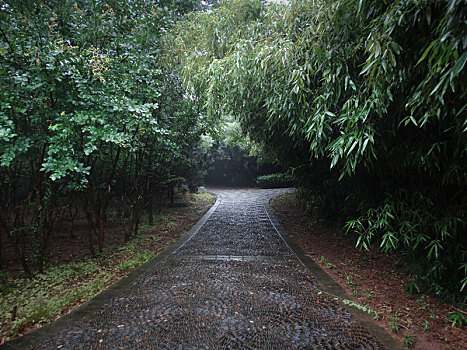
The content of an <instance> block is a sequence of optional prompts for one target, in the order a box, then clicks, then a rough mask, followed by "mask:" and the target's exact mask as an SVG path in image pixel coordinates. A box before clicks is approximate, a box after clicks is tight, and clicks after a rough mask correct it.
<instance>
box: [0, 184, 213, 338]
mask: <svg viewBox="0 0 467 350" xmlns="http://www.w3.org/2000/svg"><path fill="white" fill-rule="evenodd" d="M214 201H215V197H214V196H212V195H210V194H208V193H207V192H205V193H199V194H195V195H192V194H184V193H178V194H176V197H175V205H174V206H170V205H168V203H165V205H163V206H162V207H161V208H160V212H159V213H155V215H154V217H155V220H154V224H153V225H149V224H147V223H143V224H142V225H141V227H140V234H139V235H138V236H136V237H134V239H131V240H130V242H128V243H125V242H124V235H123V232H122V229H121V227H122V226H121V224H119V223H118V222H116V221H115V220H112V218H109V222H108V223H107V225H106V238H105V245H104V247H105V249H104V251H103V252H102V253H99V254H97V256H96V257H94V258H92V257H91V254H90V253H89V249H88V243H87V238H86V237H87V236H86V231H87V230H88V226H87V224H86V220H85V219H84V217H79V218H78V219H77V223H76V225H75V228H74V229H73V234H70V233H69V226H70V225H69V222H67V220H65V221H64V223H63V224H62V225H61V227H60V230H59V231H58V232H55V233H54V235H53V238H52V240H51V241H52V246H51V248H50V255H51V258H50V263H49V266H47V267H46V269H45V271H44V273H43V274H36V276H35V278H33V279H27V278H24V276H23V274H22V270H21V265H20V264H19V263H18V262H17V261H16V260H15V259H14V255H13V249H12V248H11V247H6V249H4V251H3V252H2V253H3V267H2V269H0V345H1V344H3V343H4V342H6V341H7V340H11V339H14V338H16V337H18V336H21V335H24V334H26V333H29V332H31V331H33V330H35V329H37V328H39V327H41V326H42V325H43V324H47V323H49V322H51V321H53V320H55V319H57V318H58V317H60V316H63V315H64V314H66V313H68V312H69V311H71V310H72V309H74V308H76V307H78V306H79V305H81V304H83V303H84V302H86V301H88V300H89V299H91V298H92V297H94V296H95V295H97V294H98V293H100V292H101V291H102V290H104V289H105V288H106V287H107V286H109V285H111V284H112V283H114V282H115V281H117V280H119V279H121V278H122V277H124V276H126V275H128V274H129V273H130V272H131V271H133V270H134V269H135V268H136V267H138V266H139V265H141V264H142V263H144V262H146V261H147V260H149V259H150V258H151V257H153V256H155V255H157V254H159V253H160V252H162V251H163V250H164V249H165V248H166V247H167V246H169V245H170V244H171V243H173V242H174V241H176V240H178V239H179V238H180V237H182V236H183V235H184V234H185V233H186V232H187V231H188V230H190V229H191V228H192V227H193V225H194V224H195V223H196V222H197V221H198V220H199V219H200V218H201V217H202V216H203V215H204V213H205V212H206V211H207V210H208V209H209V208H210V207H211V206H212V204H213V203H214ZM96 249H97V247H96ZM52 284H53V286H52Z"/></svg>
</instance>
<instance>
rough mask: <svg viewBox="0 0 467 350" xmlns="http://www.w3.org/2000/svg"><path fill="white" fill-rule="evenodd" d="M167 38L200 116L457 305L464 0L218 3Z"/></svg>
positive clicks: (466, 126)
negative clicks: (251, 147) (244, 140)
mask: <svg viewBox="0 0 467 350" xmlns="http://www.w3.org/2000/svg"><path fill="white" fill-rule="evenodd" d="M171 46H172V48H173V50H174V51H173V52H174V53H181V54H178V55H176V59H177V63H178V64H179V65H180V67H181V69H182V70H183V77H184V81H185V83H186V86H187V88H188V89H190V91H191V93H192V94H193V95H194V96H197V97H198V98H199V99H201V100H202V101H203V104H204V108H205V112H206V114H207V115H209V116H211V117H213V118H215V117H218V116H220V115H234V116H235V117H236V118H237V119H238V120H239V122H240V124H241V126H242V128H243V130H244V131H245V133H247V134H248V135H249V137H250V138H251V140H252V141H255V142H257V143H259V144H261V145H262V146H263V148H264V150H265V151H266V152H268V153H269V154H270V155H272V156H274V157H275V158H276V159H277V160H278V161H279V162H281V163H282V164H284V165H287V166H289V167H292V168H293V170H294V175H295V177H296V178H297V179H299V182H300V185H301V188H302V193H303V195H304V197H305V198H306V199H307V201H308V205H309V207H310V208H311V209H313V210H314V211H315V212H316V213H317V214H319V215H322V216H325V217H328V218H332V219H334V220H343V221H344V222H345V223H346V224H345V228H346V230H347V231H348V232H349V234H355V237H356V243H357V245H358V246H359V247H362V248H369V247H370V245H376V246H378V247H379V248H380V249H381V250H383V251H384V252H391V251H396V252H398V254H402V255H404V256H405V257H406V261H407V262H409V265H410V268H411V269H412V272H413V275H414V281H413V286H414V288H420V289H421V288H424V289H425V290H427V289H428V290H430V291H431V292H432V293H434V294H436V295H438V296H441V297H445V298H451V300H456V301H458V302H461V303H462V302H465V298H466V291H467V259H466V257H467V232H466V231H467V230H466V229H467V226H466V218H467V216H466V210H467V194H466V181H467V171H466V170H467V147H466V146H467V118H466V107H467V99H466V93H467V89H466V88H467V86H466V84H467V75H466V69H465V64H466V61H467V51H466V48H467V6H466V2H465V1H463V0H449V1H447V0H445V1H434V0H433V1H430V0H422V1H420V0H342V1H335V0H295V1H290V2H287V1H285V2H283V3H277V2H262V1H259V0H257V1H255V0H252V1H248V0H234V1H223V2H221V4H220V6H219V7H218V8H215V9H212V10H211V11H206V12H201V13H196V14H192V15H191V16H189V17H188V19H187V20H186V21H184V22H181V23H179V24H178V25H177V31H176V33H175V34H173V40H171ZM169 49H170V48H168V50H169Z"/></svg>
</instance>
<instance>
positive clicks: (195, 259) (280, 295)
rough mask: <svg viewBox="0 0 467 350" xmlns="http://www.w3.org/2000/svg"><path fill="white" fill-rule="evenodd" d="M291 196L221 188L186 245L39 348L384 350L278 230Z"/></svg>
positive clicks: (273, 191)
mask: <svg viewBox="0 0 467 350" xmlns="http://www.w3.org/2000/svg"><path fill="white" fill-rule="evenodd" d="M282 192H284V190H258V189H250V190H246V189H245V190H220V189H218V190H215V193H216V194H217V195H218V196H219V197H220V204H219V206H218V207H217V209H216V210H215V211H214V212H213V214H212V215H211V216H210V218H209V219H208V220H207V221H206V222H205V224H204V225H203V226H202V227H201V228H200V230H199V231H198V232H197V233H196V235H194V236H193V237H192V238H191V239H190V240H189V241H188V242H187V243H186V244H185V245H183V246H182V247H181V248H179V249H178V250H177V251H175V252H174V253H173V254H172V255H171V256H169V257H168V258H167V259H164V260H163V261H161V262H160V263H158V264H157V265H155V266H154V267H153V268H152V269H151V270H150V271H147V272H146V273H145V274H143V275H142V276H141V277H140V278H139V279H137V280H136V281H135V282H133V283H132V284H131V285H129V286H128V287H127V289H126V290H125V291H124V292H123V293H121V295H119V296H117V297H114V298H113V299H112V300H110V301H109V302H107V303H106V304H104V305H103V306H102V307H101V308H100V310H98V311H97V312H96V313H95V314H94V315H93V316H92V317H89V318H86V319H82V320H79V321H77V322H75V323H74V324H72V325H71V326H69V327H68V328H66V329H63V330H61V331H59V332H58V333H57V334H55V335H54V336H52V337H49V338H46V339H45V340H43V341H42V342H41V343H39V344H36V345H35V346H34V347H33V349H381V348H383V346H382V345H381V344H380V343H378V341H377V340H376V339H375V338H374V337H373V336H372V335H371V334H370V333H369V332H368V331H367V330H366V329H365V328H363V327H362V326H361V325H360V324H359V322H358V321H357V320H356V319H355V318H354V317H353V316H352V315H351V314H350V313H349V312H348V311H347V310H346V309H344V308H343V307H341V306H340V304H338V303H337V302H336V301H333V300H330V299H329V298H327V297H325V296H324V294H321V293H320V292H319V290H318V289H317V286H316V281H315V279H314V277H313V276H312V275H311V274H310V272H309V271H308V270H307V269H306V268H305V267H303V265H301V264H300V263H299V262H298V261H297V259H296V258H295V256H294V254H293V252H292V251H291V250H290V249H289V248H288V246H287V245H286V244H285V243H284V241H283V240H282V238H281V236H280V235H279V234H278V232H277V231H276V230H275V228H274V226H272V224H271V222H270V220H269V218H268V215H267V212H266V210H265V207H264V204H265V203H266V202H267V200H268V199H270V198H271V197H272V196H274V195H276V194H279V193H282Z"/></svg>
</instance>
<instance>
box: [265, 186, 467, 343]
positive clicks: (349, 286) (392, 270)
mask: <svg viewBox="0 0 467 350" xmlns="http://www.w3.org/2000/svg"><path fill="white" fill-rule="evenodd" d="M270 204H271V207H272V209H273V210H274V213H275V215H276V216H277V218H278V220H279V222H280V223H281V225H282V226H283V227H284V228H285V229H286V231H287V232H288V233H289V234H290V235H291V236H292V237H293V238H294V240H295V241H296V242H297V243H298V245H299V246H300V247H301V248H302V250H303V251H304V252H305V254H306V255H307V256H309V257H311V258H312V259H313V261H315V262H316V263H318V264H319V265H320V267H321V268H322V269H323V270H324V271H326V272H327V273H328V274H329V275H330V276H331V277H332V278H333V279H334V280H335V281H336V282H337V283H338V284H339V285H340V286H341V287H342V288H344V290H345V292H346V294H347V296H348V299H350V300H353V301H354V302H357V303H359V304H361V305H364V306H369V307H370V308H371V309H372V310H374V311H376V312H377V313H378V314H379V315H380V318H379V320H378V321H376V322H377V324H378V325H379V326H380V327H382V328H384V329H385V330H386V331H387V332H388V333H390V334H391V336H392V337H393V338H394V339H395V340H396V341H397V342H398V343H399V344H401V347H404V344H403V343H404V339H409V338H408V337H410V336H412V338H411V339H412V344H408V345H407V346H408V348H411V349H424V350H430V349H456V350H458V349H466V348H467V328H466V327H465V326H464V327H462V328H458V327H455V328H452V327H451V325H450V324H449V323H447V322H446V321H447V318H448V317H447V314H448V312H450V311H455V309H454V308H453V306H452V305H450V304H447V303H444V302H442V301H440V300H437V299H435V298H432V297H430V296H428V295H422V294H415V295H413V296H409V295H407V293H405V290H404V289H405V285H406V283H407V282H408V281H410V277H409V275H408V273H407V269H406V268H405V266H404V263H403V261H402V260H401V259H399V261H398V259H396V257H394V256H390V255H387V254H382V253H380V252H378V251H377V250H376V249H373V250H370V251H365V250H358V249H356V248H355V243H354V241H353V240H351V239H350V238H348V237H345V236H344V235H343V233H342V230H341V228H339V227H326V226H325V225H322V224H317V223H316V222H315V220H314V219H313V217H311V215H310V214H308V213H307V212H306V211H305V209H304V208H305V205H304V203H303V202H302V201H300V200H298V199H297V198H296V196H295V195H294V194H285V195H280V196H278V197H275V198H274V199H272V201H271V203H270ZM396 325H397V329H398V332H396V331H395V326H396ZM424 325H428V329H426V330H425V331H424V328H425V327H424Z"/></svg>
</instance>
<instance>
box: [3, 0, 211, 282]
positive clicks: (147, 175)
mask: <svg viewBox="0 0 467 350" xmlns="http://www.w3.org/2000/svg"><path fill="white" fill-rule="evenodd" d="M174 3H175V2H173V1H164V4H161V3H160V2H159V1H156V0H143V1H130V2H127V1H123V0H116V1H110V2H107V3H105V2H101V1H97V0H80V1H78V2H76V1H71V0H65V1H59V2H53V3H50V2H48V1H43V0H37V1H20V2H18V1H4V2H2V5H1V12H0V84H1V85H2V87H4V88H3V89H2V90H1V92H0V106H1V109H0V135H1V137H0V179H1V180H0V195H1V196H2V198H4V199H5V200H4V201H2V202H1V203H0V213H1V214H0V215H1V223H2V224H1V225H0V229H1V230H2V236H5V237H9V238H10V239H11V240H10V242H11V244H13V245H18V244H19V243H18V242H20V241H24V242H27V243H25V244H28V245H32V246H33V247H34V250H33V256H32V257H31V256H29V257H27V256H25V253H21V252H23V251H25V250H24V249H23V248H20V247H18V249H17V250H16V251H18V252H20V254H18V255H19V256H18V257H17V258H18V259H19V260H21V261H22V263H23V267H24V269H25V271H26V272H27V273H29V274H31V268H30V267H29V265H30V262H31V261H37V264H36V265H38V268H39V270H40V269H41V266H42V265H43V264H44V260H46V258H45V257H46V255H47V250H48V242H49V240H50V235H51V232H52V230H53V222H54V219H55V217H56V215H57V211H58V210H59V208H60V207H61V206H63V205H67V204H69V203H70V201H77V200H78V199H80V200H81V202H82V207H83V210H84V211H85V213H86V217H87V218H88V222H89V225H90V228H89V229H90V230H91V231H96V232H97V231H99V232H98V238H99V250H102V249H103V241H104V232H103V228H102V225H100V224H99V223H100V222H103V221H105V217H106V215H105V214H106V210H107V208H108V205H109V203H110V202H112V201H113V202H114V203H115V205H116V206H119V209H118V210H119V212H121V213H122V214H123V217H124V219H123V220H122V221H124V224H125V226H127V229H126V232H125V239H128V238H129V237H130V236H131V235H132V234H135V233H137V231H138V224H139V220H140V218H141V215H142V211H143V210H144V209H147V208H148V207H149V206H150V205H152V203H153V197H155V195H156V194H158V193H159V192H160V191H162V190H164V189H167V188H169V187H171V186H173V185H174V184H173V183H170V181H169V180H171V179H175V178H184V179H186V181H187V182H188V183H189V184H190V186H191V187H196V184H197V182H198V181H199V177H198V174H197V168H198V162H197V160H196V156H197V153H196V151H197V149H198V148H199V147H200V146H199V145H200V136H201V135H202V134H203V133H204V131H205V127H206V123H204V122H203V120H202V119H201V116H200V114H199V113H198V106H197V103H196V101H194V100H193V99H191V98H190V96H189V95H188V94H187V93H186V90H185V89H184V88H183V87H182V86H181V80H180V78H179V75H178V71H177V70H176V69H175V70H174V69H173V67H168V66H167V65H166V62H165V61H164V55H163V54H162V53H163V49H162V42H163V40H164V39H163V37H164V36H165V35H166V33H167V32H168V31H169V30H170V29H171V28H172V27H173V24H174V21H175V20H176V19H177V18H180V15H181V14H182V13H185V12H186V11H189V10H190V9H194V8H198V7H199V6H198V5H200V3H199V2H196V1H191V0H187V1H176V4H174ZM172 5H176V6H175V7H173V6H172ZM88 239H89V242H90V243H89V246H90V249H91V252H92V253H93V254H94V248H93V242H92V236H91V235H90V236H89V238H88ZM0 248H1V247H0Z"/></svg>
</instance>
